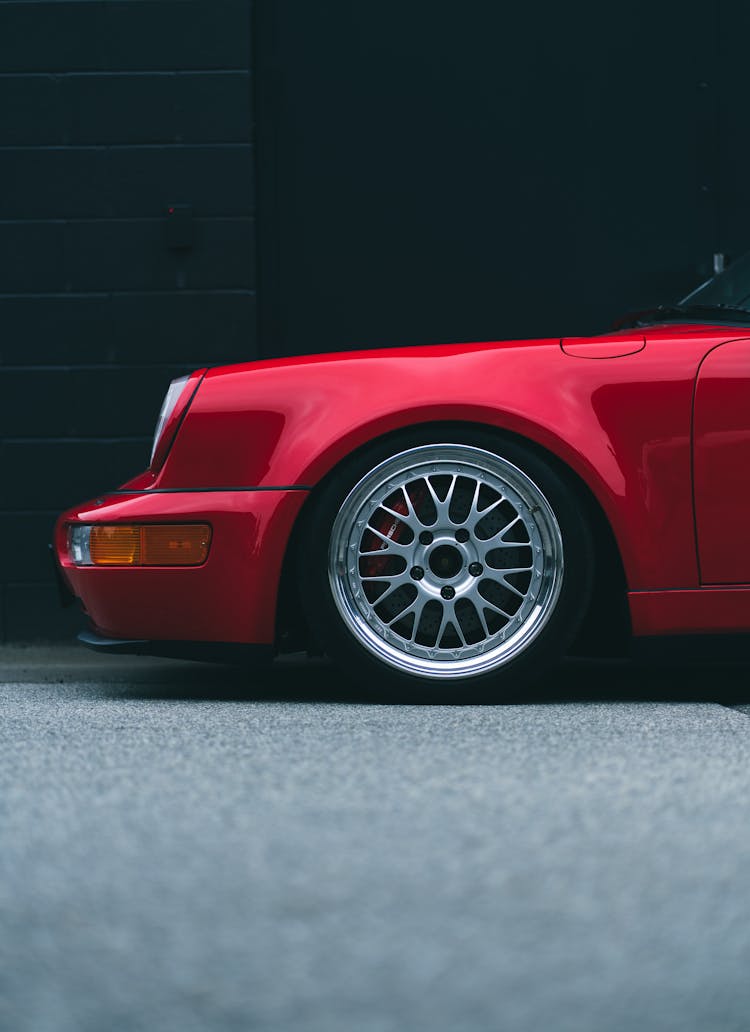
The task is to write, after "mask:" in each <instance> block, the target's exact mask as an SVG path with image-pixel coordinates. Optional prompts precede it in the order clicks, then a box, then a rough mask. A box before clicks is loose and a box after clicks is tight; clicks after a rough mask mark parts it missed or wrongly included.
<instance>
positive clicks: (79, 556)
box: [68, 525, 92, 566]
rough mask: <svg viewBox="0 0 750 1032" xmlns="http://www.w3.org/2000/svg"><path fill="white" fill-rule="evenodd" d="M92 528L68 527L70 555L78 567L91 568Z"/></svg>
mask: <svg viewBox="0 0 750 1032" xmlns="http://www.w3.org/2000/svg"><path fill="white" fill-rule="evenodd" d="M90 541H91V527H86V526H81V525H77V526H73V527H68V555H69V556H70V558H71V559H72V560H73V562H74V563H75V564H76V566H91V565H92V563H91V548H90Z"/></svg>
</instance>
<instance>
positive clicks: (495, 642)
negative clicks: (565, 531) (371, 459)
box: [328, 443, 564, 680]
mask: <svg viewBox="0 0 750 1032" xmlns="http://www.w3.org/2000/svg"><path fill="white" fill-rule="evenodd" d="M441 474H442V475H451V476H454V477H459V476H460V477H462V478H466V477H468V478H470V479H474V481H475V484H476V485H477V487H476V491H477V493H476V494H475V501H476V499H477V498H478V497H479V496H478V490H479V485H480V484H486V485H487V486H488V487H489V488H493V489H494V490H496V491H501V492H502V495H503V497H504V498H505V499H506V500H507V501H509V502H510V504H511V505H512V506H513V508H514V509H515V510H516V512H517V514H518V517H519V518H520V519H521V521H522V522H523V524H524V527H525V529H526V532H527V533H528V538H529V541H528V547H531V549H532V565H531V566H530V567H529V568H528V569H529V572H530V582H529V586H528V588H527V590H526V592H525V593H524V597H523V601H522V603H521V605H520V607H519V609H518V611H517V613H516V614H514V615H513V616H512V618H511V619H510V620H509V621H508V623H507V624H506V625H505V626H504V627H503V628H502V629H501V630H500V631H498V632H496V633H490V632H489V631H488V637H487V638H486V640H482V641H479V642H477V643H475V644H468V643H466V644H463V645H460V646H458V647H457V648H438V647H437V643H436V645H435V646H428V645H420V644H417V643H416V642H414V641H406V640H405V638H404V637H403V636H401V635H400V634H397V633H396V632H395V631H393V629H392V628H391V627H390V626H389V625H388V623H386V622H385V621H383V620H382V619H381V618H380V617H379V616H378V614H377V613H376V612H375V608H374V606H375V605H377V601H376V602H375V603H373V604H370V603H369V602H368V600H367V598H366V596H365V593H364V590H363V577H362V576H361V574H360V568H359V558H360V555H361V552H360V544H361V540H362V536H363V534H364V533H365V531H366V530H367V525H368V521H369V520H370V519H371V518H372V516H373V514H374V513H375V512H376V511H377V510H378V509H380V508H382V503H383V501H384V500H385V499H386V498H387V497H388V496H389V495H390V494H392V493H393V492H394V491H397V490H398V489H400V488H403V486H404V485H405V484H408V483H410V482H411V481H414V480H418V479H420V478H426V477H430V476H435V475H441ZM447 502H448V500H447V499H446V503H445V506H444V507H445V509H446V512H444V513H443V515H442V517H441V516H440V514H439V515H438V520H437V522H436V523H435V524H434V525H431V526H430V527H429V530H430V533H431V534H432V535H433V540H432V541H431V543H430V544H429V545H423V544H422V543H421V542H420V541H419V538H418V531H417V533H415V534H414V538H413V540H412V541H411V542H410V543H409V545H408V546H401V545H399V546H398V548H399V549H401V551H402V553H403V554H404V558H405V559H406V571H405V573H404V574H402V575H399V577H400V578H401V579H402V580H403V581H404V582H405V581H407V580H409V578H410V574H409V568H410V567H412V568H413V567H414V566H419V567H420V568H421V569H423V570H425V571H426V574H425V576H424V577H423V578H420V579H419V580H418V581H417V582H415V581H414V580H413V579H412V580H411V583H412V584H414V583H416V584H417V585H418V587H417V589H416V590H417V591H418V592H419V593H420V594H419V596H418V597H419V598H421V599H422V600H423V601H424V600H425V599H427V598H428V595H429V593H430V592H433V593H434V596H435V598H436V599H440V598H441V597H442V598H444V597H445V596H444V595H443V596H441V594H440V591H441V588H442V587H443V586H445V585H449V586H451V587H455V589H456V594H457V597H456V599H455V601H456V602H458V601H460V599H461V598H464V597H471V598H476V597H477V596H476V593H475V589H474V587H473V585H474V584H475V583H476V582H477V578H476V577H474V576H473V575H471V574H469V573H468V566H469V565H470V564H471V563H472V562H481V559H482V558H483V556H484V555H486V552H487V551H490V550H491V549H490V547H489V546H490V545H491V544H494V545H495V547H497V545H498V543H499V542H500V539H501V538H502V536H503V534H505V533H506V532H507V529H508V528H507V527H505V528H503V530H502V531H500V532H497V534H495V535H492V537H491V538H489V539H486V540H483V541H480V542H476V541H471V540H470V541H468V542H465V543H464V542H461V541H459V542H457V541H456V536H455V531H456V529H457V528H460V527H461V525H462V524H460V523H459V524H454V523H453V522H452V521H451V520H450V518H449V516H448V515H447ZM485 512H486V510H478V509H477V510H475V511H474V512H473V515H472V512H470V513H469V516H472V518H473V519H474V522H475V523H478V522H479V519H481V517H482V516H483V515H484V513H485ZM394 515H397V514H394ZM412 515H413V514H411V513H410V514H409V516H408V518H411V517H412ZM408 518H407V516H406V514H404V522H407V519H408ZM468 518H469V517H467V520H468ZM419 522H420V523H421V521H419ZM464 522H466V521H464ZM412 524H413V526H414V527H415V528H416V527H417V522H415V521H414V519H412ZM445 544H450V546H451V547H452V548H455V549H456V550H457V551H458V552H460V553H461V554H462V556H463V564H462V569H461V570H460V571H459V572H458V573H456V574H455V575H454V576H453V577H449V578H443V577H440V578H437V577H432V578H431V576H430V571H429V553H432V552H433V551H434V549H435V548H438V547H441V545H445ZM388 547H389V548H390V547H391V545H389V546H388ZM394 547H395V546H394ZM482 548H484V552H482ZM563 573H564V559H563V542H562V534H561V532H560V527H559V524H558V522H557V519H556V517H555V514H554V512H553V510H552V507H551V505H550V504H549V502H548V500H547V498H546V497H545V495H544V494H543V492H542V491H541V489H540V488H539V487H538V485H537V484H535V483H534V481H533V480H531V478H530V477H529V476H527V474H526V473H524V472H523V471H522V470H521V469H519V468H518V467H517V466H515V465H513V463H511V462H509V461H508V460H507V459H505V458H502V457H501V456H499V455H496V454H494V453H493V452H489V451H485V450H484V449H481V448H477V447H474V446H471V445H464V444H455V443H446V444H430V445H421V446H418V447H415V448H410V449H408V450H405V451H403V452H400V453H399V454H397V455H394V456H392V457H390V458H388V459H386V460H384V461H383V462H381V463H380V464H379V465H377V466H376V467H375V468H374V469H372V470H371V471H370V472H369V473H367V474H366V475H365V476H364V477H363V478H362V479H361V480H360V481H359V482H358V483H357V484H355V486H354V487H353V488H352V489H351V491H350V492H349V494H348V495H347V496H346V498H345V499H344V501H343V503H342V505H341V508H340V509H339V512H338V514H337V516H336V519H335V521H334V524H333V528H332V532H331V538H330V547H329V554H328V578H329V584H330V587H331V591H332V595H333V599H334V602H335V604H336V607H337V609H338V611H339V613H340V615H341V617H342V619H343V621H344V624H345V626H346V627H347V629H348V630H349V632H350V633H351V634H352V635H353V637H354V638H355V640H356V641H357V642H358V643H359V644H360V645H361V646H363V647H364V648H365V649H366V650H367V651H368V652H370V653H371V654H372V655H373V656H375V657H376V658H378V659H380V660H382V661H383V662H385V663H386V664H388V665H389V666H390V667H392V668H393V669H395V670H397V671H399V672H400V673H402V674H409V675H412V676H416V677H422V678H427V679H432V680H450V679H460V678H467V677H475V676H478V675H480V674H485V673H488V672H490V671H492V670H496V669H499V668H501V667H503V666H505V665H506V664H507V663H509V662H510V661H511V660H513V659H515V658H516V657H517V656H519V655H520V653H521V652H523V651H524V650H525V649H527V648H528V646H529V645H530V644H531V643H532V641H534V640H535V639H536V638H537V637H538V635H539V634H540V632H541V631H542V630H543V628H544V627H545V625H546V624H547V622H548V620H549V618H550V617H551V615H552V613H553V611H554V608H555V605H556V603H557V600H558V598H559V594H560V590H561V587H562V580H563ZM399 577H390V578H386V579H390V580H392V581H393V582H394V583H395V582H396V581H397V580H398V579H399ZM364 579H372V578H364ZM433 582H434V583H433ZM472 591H474V594H473V595H472V594H471V592H472ZM441 604H442V605H444V606H445V602H443V603H441ZM450 605H451V606H453V605H454V602H451V603H450ZM445 612H446V610H443V618H442V619H443V620H445V619H446V617H445ZM398 619H401V616H399V617H398ZM391 622H392V623H393V622H398V620H396V621H391ZM416 623H417V620H416V619H415V630H416ZM441 626H442V625H441ZM485 626H486V621H485ZM462 636H463V635H462ZM438 640H442V639H441V638H440V637H439V639H438Z"/></svg>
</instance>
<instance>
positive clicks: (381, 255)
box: [259, 0, 750, 354]
mask: <svg viewBox="0 0 750 1032" xmlns="http://www.w3.org/2000/svg"><path fill="white" fill-rule="evenodd" d="M259 12H260V15H261V19H262V20H261V23H260V38H261V39H265V40H266V43H265V45H264V46H263V48H262V50H261V51H260V52H259V57H260V60H261V65H260V80H261V83H264V82H265V83H266V86H265V89H262V90H261V92H260V99H261V107H260V127H261V136H260V147H259V157H260V166H259V171H260V179H259V187H260V196H261V198H263V197H265V198H266V199H268V195H269V193H272V192H273V193H274V194H275V198H274V204H273V205H266V204H262V205H261V209H260V216H261V223H260V233H261V237H260V240H261V254H262V255H263V257H264V265H263V268H262V269H261V275H262V276H264V277H266V278H265V279H263V280H262V281H261V290H260V300H261V317H262V327H263V341H264V348H265V349H266V350H267V351H268V352H269V353H284V354H287V353H288V354H294V353H296V352H300V351H318V350H325V349H328V348H333V349H338V348H342V347H352V346H355V345H358V344H361V345H364V346H368V347H369V346H375V345H379V344H401V343H422V342H428V341H456V340H472V339H474V340H476V339H487V338H502V337H513V336H522V337H525V336H535V335H547V334H551V335H556V334H569V333H570V334H575V333H588V332H594V331H597V330H599V329H602V328H605V327H607V326H608V325H609V324H610V322H611V321H612V319H613V318H614V317H616V316H617V315H618V314H621V313H623V312H624V311H627V310H631V309H632V308H634V307H641V306H645V305H649V304H651V303H654V302H659V301H662V300H673V299H674V298H675V297H676V296H680V295H681V294H684V293H686V292H687V291H688V290H689V289H690V288H691V287H692V286H694V285H697V283H698V282H700V281H701V280H702V279H703V278H705V277H706V276H707V275H708V273H709V271H710V268H711V265H712V255H713V254H714V252H723V251H736V250H737V249H744V248H747V247H748V246H750V218H749V215H750V212H748V203H749V202H748V197H749V196H750V193H749V192H748V189H747V184H746V178H745V175H744V169H745V168H746V165H747V157H748V154H747V151H748V144H747V134H746V133H745V132H744V129H743V126H744V122H745V115H744V111H743V110H742V109H743V100H744V97H745V93H746V90H745V87H744V83H743V82H742V77H743V76H744V67H745V63H744V58H743V52H742V51H743V47H744V45H745V41H746V39H747V36H748V31H747V30H748V28H750V10H748V8H747V5H744V6H743V5H742V4H741V3H740V2H739V0H720V2H719V0H717V3H715V4H712V5H708V6H707V5H705V4H699V3H698V2H696V0H679V2H677V0H666V2H663V3H659V4H653V3H651V2H650V0H649V2H647V0H634V2H632V3H629V4H625V5H614V6H613V5H607V4H601V3H600V2H598V0H596V2H595V0H583V2H581V3H577V4H573V5H571V4H557V3H542V4H501V3H494V4H493V3H487V2H476V0H467V2H465V3H462V4H456V3H454V2H449V0H430V2H429V3H427V2H421V0H417V2H414V3H391V2H385V3H382V4H377V5H373V4H352V3H350V2H349V0H325V2H321V3H316V4H310V3H307V2H306V0H277V2H276V3H265V4H261V5H260V6H259ZM270 40H273V45H271V44H270V42H269V41H270ZM270 262H272V263H273V264H272V268H273V275H272V276H271V275H270V274H269V275H268V276H266V273H268V272H269V263H270ZM292 302H293V303H292Z"/></svg>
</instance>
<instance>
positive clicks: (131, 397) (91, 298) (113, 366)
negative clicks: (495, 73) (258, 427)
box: [0, 0, 256, 640]
mask: <svg viewBox="0 0 750 1032" xmlns="http://www.w3.org/2000/svg"><path fill="white" fill-rule="evenodd" d="M250 16H251V5H250V3H249V2H248V0H219V2H214V3H212V2H210V0H202V2H198V0H196V2H189V0H186V2H161V0H147V2H127V0H119V2H118V0H109V2H101V3H99V2H79V3H76V2H62V0H60V2H56V3H35V2H30V3H0V72H1V73H2V74H0V363H2V365H1V367H0V476H1V478H2V479H1V480H0V483H2V497H1V499H0V531H2V540H3V541H4V542H5V558H4V561H3V563H2V565H1V566H0V581H1V582H2V583H1V584H0V592H2V606H1V607H0V635H4V636H5V638H6V639H9V640H13V639H17V638H28V637H36V636H42V637H43V636H46V635H50V634H62V633H69V631H70V630H71V629H72V628H73V627H74V626H76V627H77V626H78V623H79V618H78V617H77V616H75V615H69V616H68V617H63V616H62V615H61V614H60V612H59V610H58V608H57V605H56V597H55V595H54V592H53V590H52V586H51V577H50V568H49V565H48V558H47V555H46V542H47V541H48V540H49V539H50V529H51V525H52V521H53V518H54V516H55V515H56V514H57V513H58V512H59V511H60V510H61V509H62V508H64V507H67V506H68V505H72V504H74V503H76V502H78V501H82V500H83V499H85V498H88V497H91V496H92V495H93V494H95V493H97V492H99V491H102V490H103V489H106V488H108V487H112V486H115V485H117V484H119V483H121V482H122V481H123V480H124V479H126V478H127V477H129V476H132V475H133V474H135V473H136V472H138V471H139V470H141V469H144V468H145V467H146V465H147V464H148V456H149V451H150V444H151V435H152V433H153V429H154V424H155V421H156V416H157V414H158V411H159V406H160V404H161V400H162V397H163V395H164V392H165V390H166V388H167V385H168V381H169V380H170V379H171V378H172V377H173V376H176V375H179V374H180V373H182V372H184V371H185V370H188V369H193V368H196V367H198V366H201V365H206V364H216V363H220V362H224V361H236V360H240V359H244V358H252V357H254V355H255V349H256V336H255V322H256V318H255V290H254V288H255V272H254V267H255V230H254V219H253V214H254V182H253V179H254V156H253V149H252V134H253V114H252V94H251V77H250V54H251V42H252V40H251V24H250V21H251V18H250ZM170 205H186V206H189V207H190V209H191V210H192V225H190V224H189V223H190V212H188V213H187V216H188V219H187V221H188V225H187V226H185V227H182V226H178V227H177V232H176V233H175V232H174V231H172V230H169V229H168V227H167V219H168V216H167V210H168V207H169V206H170ZM178 217H181V216H178ZM175 243H176V244H178V245H181V246H171V245H173V244H175ZM182 245H184V246H182Z"/></svg>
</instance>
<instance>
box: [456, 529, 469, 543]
mask: <svg viewBox="0 0 750 1032" xmlns="http://www.w3.org/2000/svg"><path fill="white" fill-rule="evenodd" d="M468 540H469V532H468V530H464V529H461V530H457V531H456V541H468Z"/></svg>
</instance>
